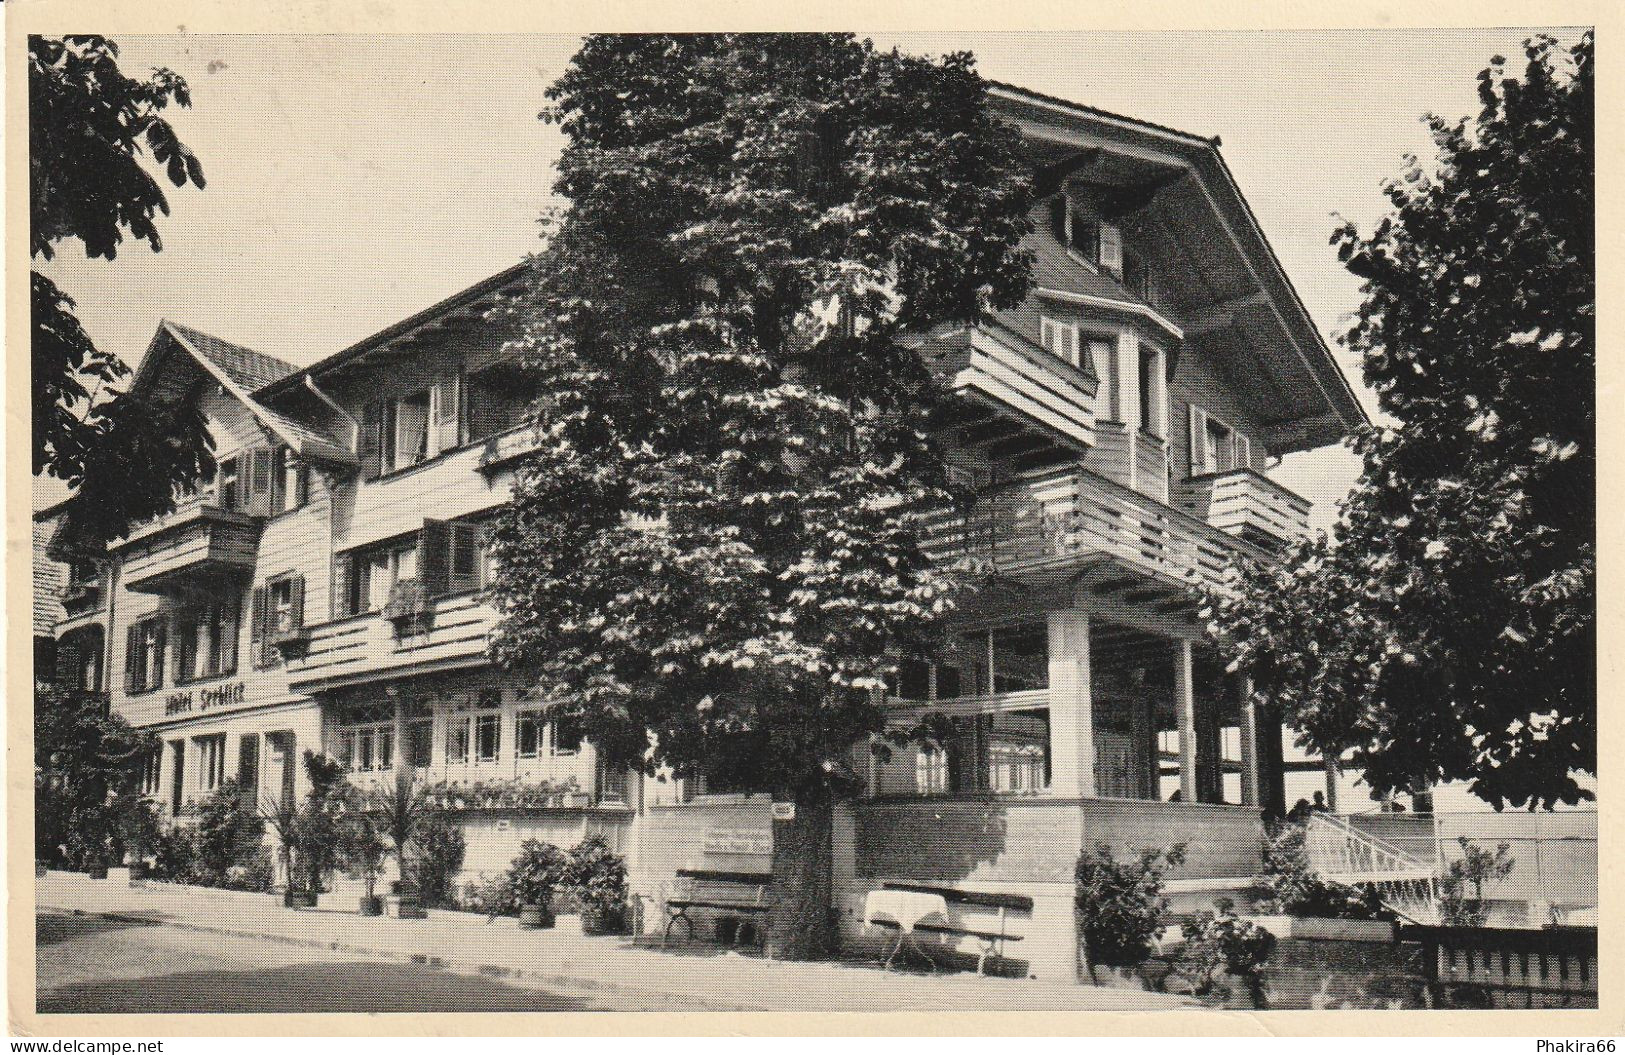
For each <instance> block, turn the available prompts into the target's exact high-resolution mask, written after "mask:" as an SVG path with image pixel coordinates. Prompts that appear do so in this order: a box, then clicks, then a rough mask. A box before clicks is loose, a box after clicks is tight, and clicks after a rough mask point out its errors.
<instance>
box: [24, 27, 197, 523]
mask: <svg viewBox="0 0 1625 1055" xmlns="http://www.w3.org/2000/svg"><path fill="white" fill-rule="evenodd" d="M28 102H29V128H28V148H29V219H30V221H31V231H30V234H31V240H30V255H31V256H33V257H35V258H41V257H43V258H44V259H46V260H50V259H51V258H52V257H53V256H54V255H55V252H56V248H57V246H58V245H59V244H60V243H62V242H64V241H67V242H78V243H79V244H80V246H81V247H82V248H83V250H84V252H85V254H86V255H87V256H89V257H91V258H97V257H101V258H105V259H108V260H111V259H113V258H114V257H115V256H116V255H117V253H118V247H119V245H120V243H122V242H123V240H124V236H125V234H126V233H128V234H129V235H130V236H132V237H133V238H136V239H137V240H140V241H144V242H146V243H147V244H148V246H150V247H151V248H152V250H153V251H154V252H157V251H159V250H161V249H162V248H163V242H162V240H161V239H160V238H159V235H158V228H157V224H156V222H155V221H156V218H157V215H158V214H159V213H164V214H168V212H169V202H168V199H167V198H166V197H165V196H164V192H163V188H162V185H161V184H160V183H159V180H158V179H157V178H156V177H155V176H154V175H153V174H152V173H151V172H150V171H149V170H148V166H147V164H146V162H145V158H146V157H147V156H148V155H149V154H150V157H151V161H152V163H154V164H155V165H157V166H158V167H159V168H160V169H161V170H162V172H163V173H164V174H165V175H167V176H168V178H169V180H170V182H171V183H173V184H174V185H175V186H177V187H181V186H185V185H186V184H188V183H190V184H192V185H193V186H195V187H197V188H199V189H202V187H203V185H204V178H203V167H202V165H201V164H200V163H199V161H198V159H197V157H196V156H195V155H194V154H193V153H192V151H191V150H189V149H188V148H187V147H186V146H185V144H183V143H181V141H180V140H179V138H178V137H177V136H176V135H175V130H174V128H173V127H171V125H170V124H169V122H168V121H167V120H166V119H164V117H163V116H162V113H163V111H164V110H165V109H167V108H168V107H169V106H170V105H171V104H172V103H173V104H178V105H180V106H183V107H185V106H189V105H191V97H190V94H189V92H188V90H187V85H186V81H185V80H183V79H182V78H181V77H179V76H177V75H176V74H175V73H173V72H171V71H169V70H164V69H158V70H153V71H152V76H151V77H150V78H149V79H147V80H136V79H133V78H131V77H128V76H126V75H125V73H124V72H123V71H122V70H120V69H119V66H118V46H117V45H116V44H115V43H113V42H112V41H110V40H108V39H106V38H105V37H99V36H86V35H78V36H69V37H64V38H60V39H56V38H49V37H40V36H32V37H29V38H28ZM31 306H32V314H33V320H32V321H33V339H32V349H31V352H32V376H33V392H32V400H33V421H34V472H35V473H36V474H37V473H42V472H49V473H51V474H52V475H54V476H56V477H57V478H59V479H61V480H64V481H66V482H67V483H68V484H70V485H71V486H74V487H75V488H77V489H78V491H79V494H78V495H76V497H75V499H74V500H73V502H72V504H70V506H69V510H68V514H67V520H68V527H69V529H70V535H71V536H73V537H75V538H76V539H77V540H78V542H79V543H80V544H84V545H93V544H94V543H95V542H97V541H105V540H106V538H107V537H108V534H109V533H110V532H111V533H113V534H116V533H118V531H119V530H120V529H121V528H122V523H120V522H121V521H122V522H123V523H127V522H128V521H130V520H134V519H138V518H141V517H145V516H151V515H155V514H157V513H162V512H165V511H167V510H168V509H170V508H171V507H172V504H173V498H172V496H173V492H174V488H175V487H176V486H177V485H183V484H185V483H188V482H190V481H191V480H193V479H196V477H197V475H198V474H199V473H200V472H203V471H207V470H208V469H209V468H211V467H212V464H213V463H212V459H211V458H210V455H209V439H208V432H207V429H206V427H205V425H204V422H203V419H202V418H201V416H199V415H196V414H193V413H186V414H184V415H180V416H176V415H175V414H154V413H153V408H152V407H145V408H142V407H137V406H134V405H132V404H131V403H130V401H129V400H128V399H126V398H125V397H122V396H113V395H112V393H111V391H110V386H112V385H114V384H116V383H117V382H119V381H120V380H122V379H123V378H125V377H126V376H127V375H128V373H129V369H128V367H126V366H125V365H124V363H123V362H122V361H121V360H120V359H119V358H118V357H117V356H115V355H112V354H111V353H108V352H105V351H102V350H100V349H98V348H96V346H95V345H94V343H93V342H92V341H91V340H90V337H89V335H88V334H86V333H85V331H84V328H83V327H82V326H81V325H80V324H79V321H78V319H77V318H76V317H75V315H74V313H73V309H74V307H75V305H74V301H73V298H72V297H70V296H69V295H68V294H67V293H66V292H64V291H63V290H61V289H59V288H57V286H56V284H55V283H54V282H53V281H52V280H51V279H50V278H48V277H46V276H45V275H42V274H40V273H39V272H37V271H36V272H34V274H33V276H32V294H31Z"/></svg>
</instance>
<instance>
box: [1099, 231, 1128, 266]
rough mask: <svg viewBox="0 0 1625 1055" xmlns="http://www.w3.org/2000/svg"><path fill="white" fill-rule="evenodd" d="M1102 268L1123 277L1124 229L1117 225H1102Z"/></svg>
mask: <svg viewBox="0 0 1625 1055" xmlns="http://www.w3.org/2000/svg"><path fill="white" fill-rule="evenodd" d="M1100 266H1101V267H1103V268H1105V269H1106V270H1107V271H1110V272H1111V273H1112V274H1114V275H1116V276H1117V277H1118V278H1122V277H1123V229H1122V228H1121V227H1118V226H1116V225H1115V224H1109V223H1103V224H1101V225H1100Z"/></svg>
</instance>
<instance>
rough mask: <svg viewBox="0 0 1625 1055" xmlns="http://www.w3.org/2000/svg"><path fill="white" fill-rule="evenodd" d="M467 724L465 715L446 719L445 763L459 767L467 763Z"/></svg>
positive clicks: (467, 718)
mask: <svg viewBox="0 0 1625 1055" xmlns="http://www.w3.org/2000/svg"><path fill="white" fill-rule="evenodd" d="M468 723H469V717H468V715H466V714H453V715H451V716H450V717H448V718H447V719H446V761H447V762H452V763H456V764H457V765H461V764H463V763H464V762H467V761H468Z"/></svg>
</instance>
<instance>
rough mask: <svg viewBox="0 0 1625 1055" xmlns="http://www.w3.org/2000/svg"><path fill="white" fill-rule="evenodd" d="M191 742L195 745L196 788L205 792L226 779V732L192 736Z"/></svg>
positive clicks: (216, 786)
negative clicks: (196, 759)
mask: <svg viewBox="0 0 1625 1055" xmlns="http://www.w3.org/2000/svg"><path fill="white" fill-rule="evenodd" d="M192 743H194V744H196V745H197V757H198V770H197V781H198V784H197V786H198V790H199V791H201V792H203V793H205V794H207V793H208V792H211V791H213V790H214V789H216V788H218V787H219V786H220V785H221V784H223V783H224V782H225V779H226V734H225V733H216V734H215V735H214V736H199V737H196V738H194V739H193V741H192Z"/></svg>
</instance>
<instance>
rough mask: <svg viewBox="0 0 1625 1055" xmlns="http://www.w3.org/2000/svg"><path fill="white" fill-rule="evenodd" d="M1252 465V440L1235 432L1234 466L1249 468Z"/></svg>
mask: <svg viewBox="0 0 1625 1055" xmlns="http://www.w3.org/2000/svg"><path fill="white" fill-rule="evenodd" d="M1252 467H1253V441H1252V440H1250V439H1248V438H1247V437H1246V436H1244V435H1242V434H1241V433H1239V432H1238V433H1236V468H1238V469H1251V468H1252Z"/></svg>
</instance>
